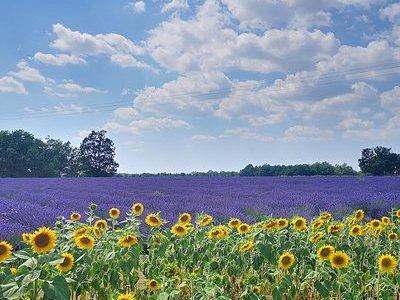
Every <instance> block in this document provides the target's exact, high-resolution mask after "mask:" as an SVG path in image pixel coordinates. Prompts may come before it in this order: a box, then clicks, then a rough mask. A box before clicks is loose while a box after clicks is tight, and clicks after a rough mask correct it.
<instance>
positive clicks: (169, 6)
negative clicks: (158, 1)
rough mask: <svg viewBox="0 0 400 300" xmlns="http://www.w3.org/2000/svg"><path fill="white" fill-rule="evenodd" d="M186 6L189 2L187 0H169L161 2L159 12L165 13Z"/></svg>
mask: <svg viewBox="0 0 400 300" xmlns="http://www.w3.org/2000/svg"><path fill="white" fill-rule="evenodd" d="M188 8H189V4H188V2H187V0H170V1H168V2H165V3H164V4H163V6H162V9H161V12H163V13H166V12H170V11H177V10H185V9H188Z"/></svg>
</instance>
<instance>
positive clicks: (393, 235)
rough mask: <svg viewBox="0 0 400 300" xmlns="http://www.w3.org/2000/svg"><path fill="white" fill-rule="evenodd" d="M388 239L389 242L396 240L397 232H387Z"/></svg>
mask: <svg viewBox="0 0 400 300" xmlns="http://www.w3.org/2000/svg"><path fill="white" fill-rule="evenodd" d="M388 239H389V241H391V242H394V241H396V240H397V234H396V233H395V232H391V233H389V234H388Z"/></svg>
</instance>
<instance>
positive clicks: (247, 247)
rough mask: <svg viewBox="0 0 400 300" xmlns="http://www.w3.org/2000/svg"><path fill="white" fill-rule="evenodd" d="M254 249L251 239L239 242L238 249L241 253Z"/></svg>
mask: <svg viewBox="0 0 400 300" xmlns="http://www.w3.org/2000/svg"><path fill="white" fill-rule="evenodd" d="M253 250H254V242H253V241H252V240H249V241H247V242H246V243H244V244H241V245H240V247H239V251H240V252H241V253H245V252H251V251H253Z"/></svg>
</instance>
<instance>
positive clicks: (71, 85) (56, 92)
mask: <svg viewBox="0 0 400 300" xmlns="http://www.w3.org/2000/svg"><path fill="white" fill-rule="evenodd" d="M44 92H45V93H46V94H48V95H51V96H56V97H60V98H67V97H74V96H76V95H77V94H91V93H106V92H107V91H102V90H99V89H96V88H94V87H90V86H81V85H80V84H77V83H75V82H73V81H71V80H64V82H63V83H60V84H52V85H48V86H45V87H44Z"/></svg>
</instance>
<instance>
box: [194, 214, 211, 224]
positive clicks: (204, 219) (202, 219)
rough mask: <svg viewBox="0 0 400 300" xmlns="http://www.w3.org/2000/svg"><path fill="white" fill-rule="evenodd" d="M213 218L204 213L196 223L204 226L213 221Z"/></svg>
mask: <svg viewBox="0 0 400 300" xmlns="http://www.w3.org/2000/svg"><path fill="white" fill-rule="evenodd" d="M213 220H214V218H213V217H212V216H210V215H204V216H202V217H200V218H199V219H198V220H197V224H199V226H201V227H205V226H208V225H210V224H211V223H212V222H213Z"/></svg>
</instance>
